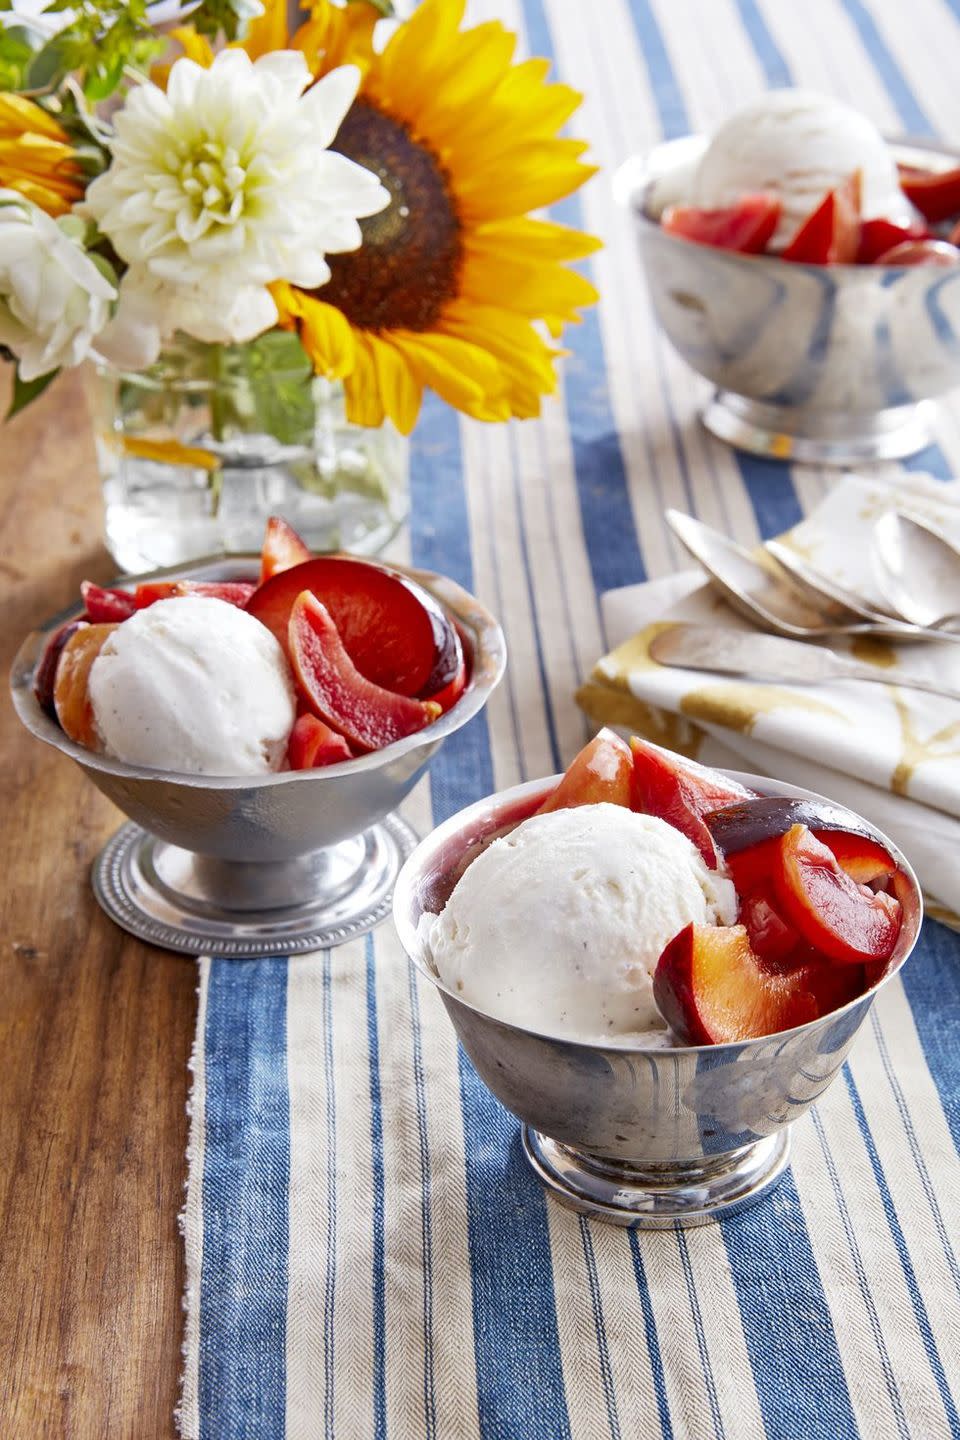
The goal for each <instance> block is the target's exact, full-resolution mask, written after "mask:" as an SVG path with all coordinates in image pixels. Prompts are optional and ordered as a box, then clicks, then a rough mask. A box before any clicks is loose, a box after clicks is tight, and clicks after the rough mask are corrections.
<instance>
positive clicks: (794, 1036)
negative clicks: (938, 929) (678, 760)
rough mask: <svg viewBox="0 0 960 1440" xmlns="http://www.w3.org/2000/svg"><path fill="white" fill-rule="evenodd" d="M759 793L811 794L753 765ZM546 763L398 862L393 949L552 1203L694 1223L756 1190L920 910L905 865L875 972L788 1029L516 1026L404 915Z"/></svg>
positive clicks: (428, 903)
mask: <svg viewBox="0 0 960 1440" xmlns="http://www.w3.org/2000/svg"><path fill="white" fill-rule="evenodd" d="M732 778H733V779H735V780H739V781H740V782H741V784H744V785H748V786H749V787H750V788H752V789H754V790H757V791H759V792H761V793H763V794H770V795H792V796H799V797H805V798H814V799H820V798H822V797H819V796H812V794H811V792H810V791H806V790H799V789H797V788H796V787H794V786H790V785H781V784H777V783H775V782H774V781H771V780H764V779H760V778H758V777H757V776H753V775H741V774H736V773H734V774H733V775H732ZM558 779H559V777H557V776H555V777H553V778H552V779H549V780H536V781H533V782H531V783H528V784H526V785H519V786H516V787H515V788H514V789H512V790H506V791H503V792H502V793H501V794H499V795H494V796H491V797H490V798H488V799H486V800H482V801H480V803H479V804H477V805H471V806H470V807H468V808H467V809H466V810H461V811H460V813H459V814H457V815H454V816H453V817H452V818H451V819H450V820H448V821H447V822H446V823H445V824H443V825H441V826H440V827H439V828H438V829H437V830H435V831H434V832H433V833H432V834H431V835H429V836H428V837H427V838H426V839H425V840H423V841H421V843H420V845H418V847H417V849H416V850H415V851H414V853H413V854H412V855H411V857H410V859H409V860H408V861H407V862H406V864H405V865H404V867H403V869H402V871H401V872H400V877H399V879H398V881H397V886H396V890H395V892H394V902H393V913H394V919H395V921H396V924H397V929H398V931H399V933H400V939H401V941H402V942H403V945H404V948H405V950H406V951H407V954H408V955H409V956H410V957H411V959H412V960H413V962H414V964H415V965H416V967H417V969H418V970H419V971H420V973H421V975H424V976H425V977H426V978H427V979H428V980H429V981H430V983H431V984H432V985H434V986H435V987H436V989H437V990H438V991H439V992H440V997H441V999H442V1001H443V1004H444V1006H445V1007H446V1010H447V1013H448V1015H449V1016H450V1019H451V1020H452V1021H453V1025H454V1028H455V1029H456V1031H457V1034H458V1035H459V1037H460V1040H461V1042H462V1044H463V1047H464V1049H465V1050H466V1052H467V1054H468V1055H469V1057H470V1059H471V1060H472V1062H473V1064H474V1066H475V1067H476V1069H477V1071H478V1073H479V1074H480V1076H481V1078H482V1079H483V1081H484V1083H485V1084H486V1085H487V1086H488V1087H489V1089H490V1090H492V1091H493V1093H494V1095H496V1097H497V1099H498V1100H500V1101H501V1103H502V1104H503V1105H505V1106H506V1108H507V1109H508V1110H509V1111H511V1112H512V1114H514V1115H516V1116H517V1117H518V1119H519V1120H521V1121H522V1122H523V1142H524V1148H525V1151H526V1154H527V1157H528V1159H529V1160H530V1163H531V1164H532V1166H533V1168H534V1170H535V1171H536V1173H537V1175H538V1176H539V1177H540V1179H541V1180H542V1181H543V1183H544V1184H545V1185H546V1186H547V1188H548V1189H549V1190H550V1191H551V1192H552V1193H553V1194H554V1195H556V1197H557V1198H558V1199H559V1200H561V1201H562V1202H563V1203H564V1204H566V1205H569V1206H571V1207H572V1208H573V1209H575V1210H578V1211H580V1212H581V1213H583V1214H586V1215H591V1216H593V1217H594V1218H595V1219H599V1220H606V1221H609V1222H611V1223H613V1224H616V1225H628V1226H633V1227H640V1228H649V1229H663V1228H668V1227H671V1226H673V1225H698V1224H702V1223H704V1222H705V1221H707V1220H711V1219H714V1218H716V1217H717V1216H718V1215H720V1214H729V1213H731V1212H732V1211H734V1210H736V1209H738V1208H741V1207H743V1206H745V1205H749V1204H752V1203H754V1202H755V1201H756V1200H758V1199H760V1197H761V1196H762V1195H764V1194H765V1193H766V1192H767V1191H768V1190H769V1189H770V1188H771V1187H772V1186H773V1185H774V1184H775V1183H776V1181H777V1180H778V1179H779V1177H780V1176H781V1174H782V1173H783V1170H784V1169H785V1167H786V1164H787V1157H788V1152H789V1131H788V1127H789V1125H790V1124H791V1123H792V1122H793V1121H794V1120H795V1119H797V1117H798V1116H800V1115H802V1114H803V1113H804V1111H805V1110H807V1109H808V1108H809V1107H810V1106H811V1105H812V1104H813V1102H814V1101H815V1100H816V1099H817V1098H818V1097H819V1096H820V1095H822V1094H823V1092H824V1090H825V1089H826V1088H827V1086H828V1085H829V1084H830V1082H831V1081H832V1080H833V1078H834V1077H835V1076H836V1074H837V1073H838V1071H839V1069H840V1067H841V1065H842V1064H843V1061H844V1059H845V1057H846V1054H847V1051H848V1050H849V1049H850V1046H851V1044H852V1042H853V1039H854V1036H855V1035H856V1033H857V1031H858V1030H859V1029H860V1026H861V1025H862V1024H863V1022H864V1020H865V1018H866V1016H867V1013H868V1011H869V1010H870V1007H871V1005H872V1004H873V1002H874V1000H875V998H876V995H877V993H878V991H879V990H880V989H881V988H882V987H883V985H885V984H887V983H888V982H889V980H890V978H891V977H892V976H893V975H895V974H896V972H897V971H898V970H899V969H900V967H901V965H902V964H903V963H904V961H905V960H906V959H907V957H908V955H909V954H910V952H911V950H912V949H913V947H914V945H915V943H916V939H917V935H918V933H919V929H920V922H921V919H922V913H923V911H922V902H921V897H920V890H919V886H918V885H917V880H916V876H915V875H914V873H913V871H912V869H911V868H910V866H909V865H908V864H907V862H906V860H905V859H904V858H903V856H902V855H901V854H900V852H899V851H898V850H897V849H896V847H895V846H894V845H892V844H891V842H890V841H889V840H888V839H886V837H885V836H883V835H881V834H880V832H879V831H875V830H874V831H873V833H874V835H875V836H876V838H877V839H879V840H880V841H881V843H882V844H883V845H885V846H886V847H887V848H888V849H889V850H890V852H891V853H892V854H893V855H894V856H895V857H896V858H897V860H898V862H899V864H900V866H901V868H902V870H903V872H904V874H905V876H906V877H907V880H908V882H909V886H910V899H909V901H908V902H907V904H906V905H905V908H904V923H903V927H902V930H901V933H900V938H899V940H898V942H897V948H896V950H895V952H894V954H893V956H892V957H891V960H890V963H889V965H888V966H887V969H886V972H885V974H884V976H883V979H882V980H881V981H880V982H879V983H878V984H877V985H875V986H873V988H872V989H871V990H869V991H867V993H866V994H864V995H862V996H861V997H860V998H859V999H857V1000H854V1001H852V1002H851V1003H850V1004H848V1005H846V1006H844V1007H843V1008H842V1009H840V1010H836V1011H834V1012H833V1013H832V1014H830V1015H825V1016H823V1017H822V1018H821V1019H819V1020H814V1021H811V1022H810V1023H809V1024H807V1025H802V1026H800V1027H799V1028H798V1029H795V1030H790V1031H786V1032H784V1033H783V1034H780V1035H772V1036H769V1037H767V1038H764V1039H759V1040H748V1041H745V1042H743V1043H740V1044H735V1045H713V1046H697V1047H693V1046H691V1047H685V1048H676V1049H660V1048H657V1049H644V1047H643V1046H642V1045H636V1044H635V1043H628V1042H623V1043H620V1044H610V1045H606V1046H602V1047H601V1046H598V1045H593V1044H587V1043H580V1042H577V1041H573V1040H566V1039H563V1040H562V1039H557V1038H556V1037H553V1036H549V1035H540V1034H537V1033H535V1032H533V1031H531V1030H526V1029H520V1028H519V1027H518V1026H516V1025H510V1024H507V1023H506V1022H504V1021H502V1020H495V1019H493V1018H492V1017H491V1016H489V1015H486V1014H484V1013H483V1012H481V1011H479V1010H477V1009H476V1008H475V1007H474V1006H472V1005H470V1004H468V1003H467V1002H466V1001H465V1000H463V999H462V998H461V997H460V996H459V995H457V994H455V993H454V992H453V991H451V990H449V989H448V988H447V987H446V986H445V985H444V984H443V982H442V981H441V980H440V979H439V977H438V976H437V974H436V972H435V971H434V969H433V967H432V965H431V963H430V961H429V957H427V956H425V955H424V952H423V945H422V940H421V939H420V937H419V936H418V933H417V926H418V922H419V919H420V916H421V915H422V914H423V913H424V912H425V911H426V912H430V911H434V912H435V911H436V910H438V909H439V908H440V907H441V905H442V903H443V901H444V899H445V896H446V893H447V891H448V890H449V885H450V876H451V872H452V871H453V870H454V868H455V867H456V865H457V862H458V861H459V860H460V859H461V857H462V856H463V855H464V852H465V851H466V850H467V849H468V848H469V847H470V846H471V845H472V844H474V843H475V842H476V841H478V840H481V839H483V837H484V836H486V835H488V834H489V833H490V832H491V831H493V830H496V829H498V828H499V827H500V826H501V825H503V824H505V823H515V822H517V821H519V820H520V819H521V818H523V817H524V816H525V815H528V814H530V813H532V811H533V810H534V809H536V807H537V805H538V804H539V803H540V801H541V800H542V799H543V797H544V796H545V795H546V794H547V793H548V792H549V791H550V789H551V788H552V787H553V786H554V785H555V784H556V783H557V780H558Z"/></svg>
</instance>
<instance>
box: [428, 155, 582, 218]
mask: <svg viewBox="0 0 960 1440" xmlns="http://www.w3.org/2000/svg"><path fill="white" fill-rule="evenodd" d="M586 148H587V147H586V145H585V144H584V143H583V142H582V141H579V140H550V141H533V142H532V143H530V144H523V145H516V146H514V147H513V149H512V150H511V151H510V153H509V164H508V166H505V164H504V161H503V160H502V158H501V159H499V160H498V162H497V164H495V165H488V164H486V163H484V164H482V165H481V166H478V167H477V168H475V169H473V170H472V171H471V172H470V173H469V174H467V175H464V176H460V177H458V180H457V184H456V190H457V200H458V206H459V210H460V214H461V217H462V218H463V219H466V220H468V221H470V222H472V223H473V224H480V223H482V222H483V221H484V220H506V219H509V218H510V217H511V216H514V215H523V214H524V213H525V212H526V211H527V210H537V209H539V208H540V207H541V206H542V205H552V204H553V202H554V201H555V200H560V199H562V197H563V196H564V195H569V194H570V192H571V191H572V190H576V189H577V188H578V186H580V185H582V184H583V183H584V181H585V180H588V179H589V178H590V176H591V175H593V174H595V173H596V167H595V166H591V165H584V164H581V163H580V156H581V155H582V154H583V152H584V150H585V149H586ZM505 169H506V170H507V172H508V173H509V181H505Z"/></svg>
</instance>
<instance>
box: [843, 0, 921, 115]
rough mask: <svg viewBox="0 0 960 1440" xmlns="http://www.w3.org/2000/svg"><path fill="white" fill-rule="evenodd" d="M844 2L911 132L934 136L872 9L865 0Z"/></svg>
mask: <svg viewBox="0 0 960 1440" xmlns="http://www.w3.org/2000/svg"><path fill="white" fill-rule="evenodd" d="M840 3H841V5H842V6H843V8H844V10H846V12H847V14H848V15H849V16H850V19H851V20H852V21H853V24H854V26H855V27H856V30H857V33H858V35H859V36H860V39H861V41H862V43H863V47H864V49H865V50H866V52H867V54H868V55H869V56H870V60H871V62H872V63H873V68H874V69H875V70H876V72H877V74H878V75H879V76H880V79H881V80H882V81H883V84H884V87H885V89H886V91H887V94H888V95H889V96H890V99H891V100H892V101H893V103H894V105H895V106H896V108H897V114H898V115H899V116H900V119H901V121H902V123H903V124H904V125H905V126H906V129H907V131H908V132H909V133H910V134H911V135H932V134H933V133H934V127H933V125H932V123H931V121H930V117H929V116H928V115H927V112H926V111H925V110H924V108H923V106H922V105H921V104H920V102H919V100H918V99H917V97H916V95H915V94H914V93H913V91H912V89H911V88H910V85H909V83H908V81H907V79H906V76H905V75H904V73H903V71H902V70H901V69H900V67H899V65H898V64H897V62H896V59H895V57H894V55H893V52H892V51H891V50H890V47H889V46H888V45H887V42H886V41H885V40H884V38H883V35H882V34H881V33H880V28H879V26H878V25H877V22H876V20H875V19H874V18H873V15H872V14H871V13H870V10H869V9H868V8H867V6H866V5H865V4H864V3H863V0H840Z"/></svg>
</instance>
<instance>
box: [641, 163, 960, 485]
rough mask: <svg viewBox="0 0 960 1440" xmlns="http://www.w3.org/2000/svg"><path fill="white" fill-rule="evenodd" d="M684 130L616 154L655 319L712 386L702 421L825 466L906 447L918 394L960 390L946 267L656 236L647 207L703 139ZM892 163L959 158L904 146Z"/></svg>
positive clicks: (959, 324)
mask: <svg viewBox="0 0 960 1440" xmlns="http://www.w3.org/2000/svg"><path fill="white" fill-rule="evenodd" d="M706 143H707V142H706V139H705V137H703V136H698V135H690V136H685V137H683V138H682V139H680V140H672V141H669V142H668V143H666V144H664V145H661V146H658V147H657V149H655V150H654V151H653V152H652V153H651V154H650V155H649V156H647V157H645V158H644V159H643V160H640V159H639V158H636V159H632V160H628V161H627V162H626V164H625V165H624V166H623V167H622V168H621V170H620V171H619V172H618V175H617V177H616V181H615V186H616V191H617V195H618V198H619V199H620V200H621V202H622V203H623V204H624V205H626V206H627V207H628V208H629V209H630V210H631V212H632V214H633V217H634V220H635V224H636V230H637V237H638V241H639V246H640V255H641V258H642V261H643V265H644V268H645V270H646V273H647V280H648V282H649V285H650V294H651V299H652V301H653V307H654V310H655V311H656V315H657V319H658V320H659V322H660V325H661V326H662V328H663V331H664V333H665V334H666V336H667V338H668V339H669V340H670V342H671V344H672V345H673V346H674V348H675V349H676V350H677V351H678V353H679V354H680V355H681V356H682V357H683V359H684V360H686V362H687V364H688V365H690V366H691V367H692V368H693V369H694V370H696V371H697V373H698V374H700V375H703V376H705V378H706V379H708V380H712V381H713V382H714V384H715V385H716V386H717V387H718V388H717V391H716V393H715V395H714V397H713V399H712V400H711V401H710V402H709V403H708V405H707V407H706V409H705V411H704V414H703V419H704V423H705V424H706V426H707V428H708V429H709V430H711V431H712V432H713V433H714V434H715V435H718V436H719V437H720V438H721V439H723V440H727V441H729V442H730V443H731V444H733V445H737V446H739V447H740V448H741V449H744V450H750V451H753V452H754V453H756V454H760V455H767V456H771V457H773V458H775V459H779V460H801V461H810V462H812V463H819V464H827V465H848V464H854V463H856V462H858V461H867V460H888V459H893V458H896V457H898V456H902V455H911V454H913V453H914V452H915V451H917V450H920V449H922V448H923V446H924V445H926V444H928V443H929V441H930V438H931V437H930V426H929V410H930V406H929V404H928V403H927V402H929V401H930V400H932V399H934V398H935V397H937V396H940V395H943V394H945V393H946V392H947V391H948V390H951V389H953V388H954V387H955V386H957V385H960V266H956V267H952V268H941V267H938V266H935V265H913V266H909V265H907V266H904V265H900V266H895V265H801V264H794V263H792V262H787V261H783V260H780V259H777V258H776V257H775V256H764V255H738V254H735V253H734V252H732V251H729V250H720V249H716V248H714V247H711V246H707V245H696V244H692V243H691V242H690V241H688V240H684V239H681V238H680V237H678V236H676V235H671V234H668V233H667V232H666V231H664V230H663V229H662V228H661V227H660V224H659V221H658V218H657V216H656V215H655V214H654V213H652V211H653V210H654V209H655V208H656V207H655V203H654V200H653V197H654V195H655V194H656V187H658V186H663V187H664V190H665V191H669V190H670V189H671V186H672V187H673V188H674V189H675V188H676V184H675V182H676V179H677V178H678V177H681V176H683V175H685V174H688V173H689V172H690V169H691V167H692V165H693V163H694V161H695V159H696V157H697V156H698V155H699V154H700V153H701V152H702V150H703V149H704V147H705V145H706ZM891 148H892V149H893V152H894V155H895V156H896V158H897V160H898V161H902V162H905V163H909V164H911V165H915V166H917V167H919V168H930V169H941V168H947V167H949V166H953V165H957V164H958V163H960V156H958V155H956V154H954V153H951V152H948V151H944V150H940V149H936V150H935V149H932V148H928V147H925V146H923V145H921V144H919V143H917V142H910V143H909V144H906V143H904V144H893V145H892V147H891Z"/></svg>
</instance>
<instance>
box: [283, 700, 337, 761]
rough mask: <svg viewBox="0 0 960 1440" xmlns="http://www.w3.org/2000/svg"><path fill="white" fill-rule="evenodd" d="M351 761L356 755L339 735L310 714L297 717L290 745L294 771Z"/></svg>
mask: <svg viewBox="0 0 960 1440" xmlns="http://www.w3.org/2000/svg"><path fill="white" fill-rule="evenodd" d="M352 759H353V751H352V750H351V749H350V746H349V745H348V744H347V741H346V739H345V738H344V737H343V736H342V735H341V734H340V733H339V731H337V730H334V729H332V728H331V726H329V725H327V724H326V723H325V722H324V721H323V720H320V719H318V718H317V716H316V715H313V714H311V713H310V712H309V711H307V712H306V713H305V714H303V715H300V716H298V717H297V720H296V722H295V724H294V727H293V729H292V730H291V732H290V739H289V740H288V741H287V760H288V761H289V764H290V769H291V770H316V769H319V768H320V767H321V766H324V765H337V764H339V762H340V761H341V760H352Z"/></svg>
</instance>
